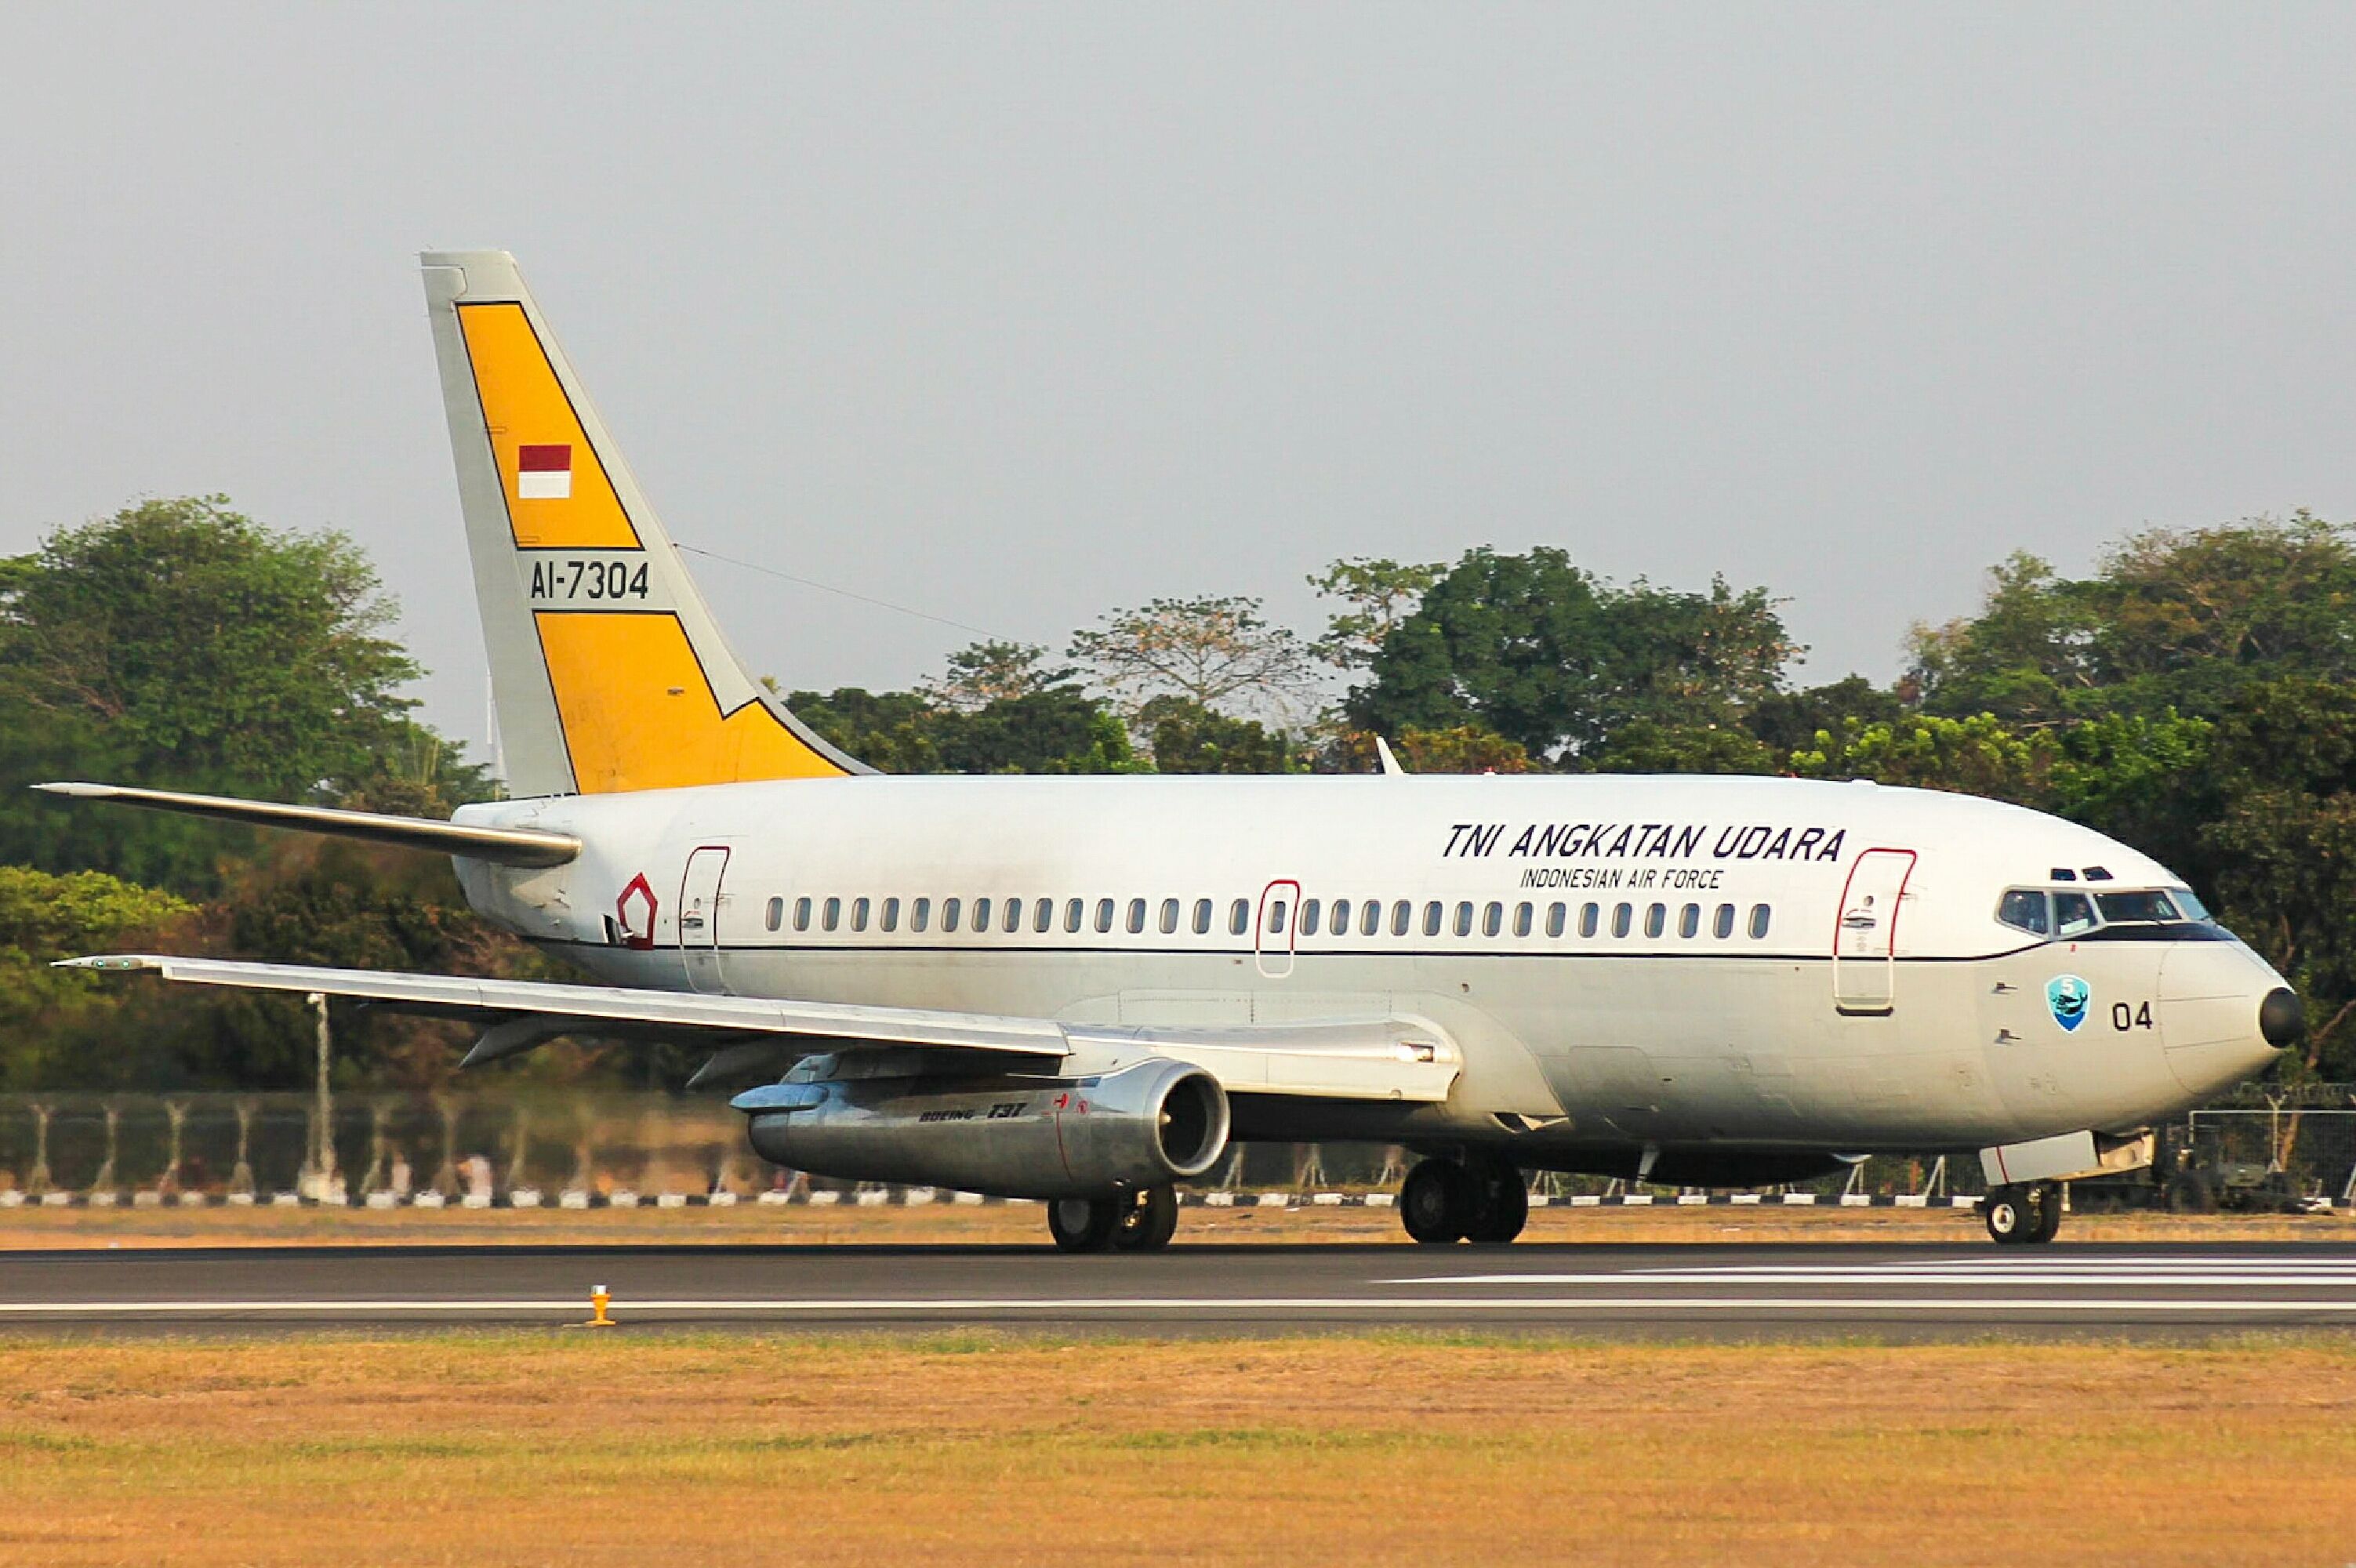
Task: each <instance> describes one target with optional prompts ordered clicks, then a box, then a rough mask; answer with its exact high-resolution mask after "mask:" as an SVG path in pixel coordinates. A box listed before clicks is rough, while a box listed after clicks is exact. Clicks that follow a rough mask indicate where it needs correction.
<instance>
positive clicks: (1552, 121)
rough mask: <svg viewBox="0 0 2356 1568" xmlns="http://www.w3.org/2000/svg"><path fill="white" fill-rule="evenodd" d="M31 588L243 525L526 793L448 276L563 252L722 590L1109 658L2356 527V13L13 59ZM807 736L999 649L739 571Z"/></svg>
mask: <svg viewBox="0 0 2356 1568" xmlns="http://www.w3.org/2000/svg"><path fill="white" fill-rule="evenodd" d="M0 61H5V82H6V89H5V92H0V137H5V145H6V147H7V148H8V152H7V154H6V156H5V159H4V160H0V293H5V298H6V300H7V302H8V310H7V314H6V317H5V325H0V552H8V553H14V552H17V551H22V550H26V549H28V548H30V547H31V546H32V545H33V543H34V542H35V541H36V540H37V538H38V537H39V535H40V534H41V533H42V532H45V531H47V530H48V529H49V528H52V527H54V526H56V525H58V524H59V523H64V522H70V521H79V520H80V519H83V518H87V517H91V516H93V515H98V514H102V513H105V512H109V511H112V510H114V509H115V508H116V507H118V506H120V505H122V504H123V503H124V502H125V501H126V500H128V499H132V498H134V497H136V496H140V495H151V494H152V495H171V494H181V493H187V492H192V491H214V490H219V491H226V492H228V493H229V494H230V496H231V497H232V498H234V499H235V500H236V501H237V502H239V503H240V504H241V506H242V507H243V508H244V509H245V510H249V511H251V512H252V514H253V515H255V516H256V517H258V518H260V519H262V521H266V522H268V523H270V524H272V525H273V526H278V527H286V528H310V527H316V526H320V525H334V526H336V527H339V528H344V529H347V530H348V531H349V532H352V533H353V534H354V535H355V536H356V537H358V538H359V540H360V541H361V542H363V543H364V544H366V545H367V547H368V548H369V550H370V551H371V552H372V553H374V555H375V557H376V559H377V560H378V562H379V563H380V566H381V567H382V570H383V573H384V576H385V579H386V582H387V584H388V585H389V586H390V587H391V589H392V590H393V591H394V592H395V593H396V594H398V596H400V598H401V601H402V606H403V608H404V618H403V628H404V634H405V636H406V637H407V638H408V639H409V640H410V641H411V643H412V646H413V647H414V648H415V649H416V650H417V651H418V653H419V655H420V657H422V658H423V660H425V662H426V663H427V664H429V665H430V666H431V667H432V669H433V671H434V674H433V676H432V678H431V679H430V680H429V681H428V682H426V683H425V684H424V686H423V688H422V689H421V695H423V697H424V699H425V701H426V710H425V712H426V716H427V717H428V718H429V719H430V720H431V721H432V722H434V723H436V724H438V725H442V726H444V728H446V729H448V730H450V731H451V732H452V733H455V734H457V735H461V736H479V735H480V734H481V732H482V728H483V714H482V709H483V697H482V691H483V673H482V668H483V665H482V651H481V646H480V640H479V635H478V633H477V628H476V622H475V616H474V607H473V604H472V602H471V596H470V594H469V591H468V588H467V578H466V571H465V569H464V566H463V564H462V563H463V557H462V550H463V546H462V542H461V539H460V533H459V525H458V520H457V499H456V491H455V484H454V482H453V479H452V477H451V466H450V457H449V453H448V450H447V446H446V442H445V439H444V427H443V424H442V412H441V407H440V401H439V395H438V392H437V389H436V384H435V381H434V368H433V356H432V349H431V347H430V345H429V342H428V340H427V336H426V331H425V325H424V320H423V301H422V295H421V293H420V289H419V285H418V281H417V277H416V272H415V252H417V251H419V250H420V249H422V248H425V247H429V246H478V245H479V246H503V247H506V248H508V249H510V250H512V251H514V252H517V254H518V256H519V258H520V260H521V262H522V263H523V266H524V269H525V272H526V274H527V275H528V276H529V277H530V279H531V280H532V283H533V285H534V287H535V289H536V290H537V292H538V293H539V295H540V298H541V304H542V306H544V307H545V308H546V310H547V311H548V312H549V314H550V317H551V318H552V322H553V324H554V326H555V328H556V330H557V332H558V334H559V336H560V337H562V339H563V341H564V343H565V345H566V347H567V349H569V350H570V351H571V353H572V355H573V360H574V363H575V365H576V366H577V367H578V369H579V370H580V371H581V372H582V374H583V376H584V379H585V380H586V381H587V383H588V386H589V389H590V392H591V394H592V396H593V397H594V399H595V400H596V401H597V403H598V404H599V406H600V407H601V409H602V410H603V412H604V413H605V417H606V420H607V423H608V424H610V425H611V426H612V427H613V429H614V430H615V432H616V435H617V436H618V438H619V439H620V441H621V443H622V445H623V446H624V448H625V449H626V452H627V453H628V455H629V456H630V458H631V460H632V462H633V463H634V465H635V466H636V467H637V471H638V474H639V477H640V478H641V479H642V480H643V481H644V483H645V484H646V486H647V488H648V491H649V492H650V493H651V495H652V496H653V498H654V499H655V502H656V504H657V506H658V507H659V509H660V510H661V511H662V513H663V514H664V517H665V519H666V521H668V522H669V525H670V527H671V529H672V532H674V533H675V534H676V535H677V537H678V538H679V539H680V541H681V542H683V543H687V544H690V545H697V546H701V547H703V548H706V549H710V550H715V551H719V552H721V553H725V554H728V555H733V556H738V557H742V558H744V559H747V560H758V561H763V562H767V563H771V564H775V565H776V567H778V568H779V569H781V570H785V571H789V572H792V573H794V574H796V575H802V576H808V577H812V578H816V579H819V580H820V581H823V582H826V583H830V584H832V585H838V586H840V587H841V588H844V589H849V590H852V591H855V592H858V593H862V594H867V595H872V596H880V597H883V598H886V599H891V600H894V601H896V602H899V603H903V604H905V605H909V606H913V607H917V608H919V609H922V610H925V611H927V612H930V613H931V614H934V615H937V616H940V617H944V618H948V619H951V620H956V621H962V622H967V623H970V624H972V625H974V626H977V627H981V628H988V629H990V630H991V631H992V632H995V633H998V634H1001V635H1004V636H1009V637H1015V638H1022V639H1032V640H1037V641H1043V642H1048V643H1053V644H1056V645H1060V644H1061V643H1062V641H1063V640H1064V639H1066V637H1067V636H1068V635H1069V633H1070V631H1071V630H1072V628H1075V627H1077V626H1081V625H1084V624H1087V622H1089V621H1090V620H1091V619H1092V618H1094V617H1095V616H1097V615H1098V613H1100V612H1101V611H1103V610H1105V609H1108V608H1109V607H1115V606H1121V605H1130V604H1134V603H1137V602H1140V601H1141V600H1143V599H1145V598H1147V597H1150V596H1154V595H1157V594H1193V593H1248V594H1258V595H1263V596H1266V597H1267V599H1268V601H1269V607H1270V609H1271V611H1272V612H1274V613H1275V614H1276V615H1278V616H1279V617H1280V618H1286V619H1290V620H1291V621H1292V622H1293V623H1294V624H1297V625H1299V626H1301V628H1302V629H1303V630H1304V631H1308V630H1313V629H1315V628H1316V626H1317V625H1318V624H1320V617H1319V612H1318V610H1317V609H1316V607H1314V604H1313V601H1312V596H1311V595H1310V594H1309V592H1308V590H1307V589H1306V588H1305V587H1303V585H1302V583H1301V578H1302V576H1303V575H1304V574H1306V573H1308V572H1310V571H1312V570H1314V569H1315V568H1317V567H1318V566H1320V565H1321V564H1323V563H1324V562H1326V561H1328V560H1330V559H1332V558H1333V557H1334V556H1337V555H1341V554H1345V553H1383V554H1392V555H1398V556H1401V557H1406V558H1426V559H1436V558H1441V557H1452V556H1453V555H1455V554H1456V553H1459V552H1460V551H1462V550H1463V549H1464V548H1465V547H1467V546H1469V545H1472V544H1478V543H1492V544H1494V545H1496V546H1498V547H1499V548H1501V549H1505V550H1518V549H1522V548H1526V546H1528V545H1530V544H1532V543H1536V542H1547V543H1554V544H1560V545H1563V546H1565V547H1567V548H1568V549H1569V551H1570V552H1571V553H1572V554H1573V556H1574V557H1575V558H1576V559H1578V560H1579V561H1580V562H1581V563H1582V564H1586V565H1588V566H1589V567H1590V568H1592V569H1594V570H1596V571H1599V572H1601V573H1604V574H1606V575H1611V576H1613V577H1617V578H1622V579H1625V578H1629V577H1633V576H1636V575H1646V576H1649V577H1651V578H1653V579H1654V580H1655V582H1659V583H1662V584H1665V585H1676V586H1696V587H1698V586H1701V585H1706V584H1707V582H1708V578H1709V575H1710V574H1711V573H1712V572H1714V571H1715V572H1721V573H1723V574H1725V575H1726V576H1727V577H1728V578H1730V580H1731V581H1732V582H1734V583H1735V584H1736V585H1749V584H1752V583H1764V584H1766V585H1769V586H1771V587H1772V589H1773V590H1774V591H1775V592H1776V593H1778V594H1780V595H1783V596H1787V597H1788V598H1789V600H1790V602H1789V604H1788V605H1787V606H1786V607H1785V614H1786V616H1787V618H1788V620H1789V622H1790V624H1791V626H1792V628H1793V629H1794V633H1795V634H1796V635H1797V636H1798V637H1799V638H1800V639H1801V640H1803V641H1804V642H1807V643H1809V644H1812V645H1813V647H1814V649H1815V652H1814V654H1813V656H1812V658H1811V660H1810V663H1809V665H1808V668H1807V671H1806V672H1805V673H1806V674H1807V676H1808V677H1809V678H1811V679H1831V678H1835V677H1837V676H1839V675H1841V674H1843V673H1845V672H1847V671H1848V670H1850V669H1851V668H1856V669H1859V670H1862V671H1865V672H1867V673H1868V674H1870V675H1873V676H1875V677H1877V678H1882V679H1886V678H1888V677H1889V676H1890V675H1891V674H1893V673H1894V672H1895V671H1896V670H1897V668H1898V664H1899V645H1900V639H1901V636H1902V634H1903V631H1904V628H1905V627H1906V624H1907V622H1908V621H1910V620H1912V619H1913V618H1918V617H1919V618H1933V619H1939V618H1946V617H1948V616H1952V615H1955V614H1958V613H1961V612H1963V611H1965V610H1967V609H1969V608H1970V607H1972V606H1973V605H1974V604H1975V603H1976V599H1977V596H1978V593H1979V590H1980V584H1981V575H1982V573H1983V571H1984V570H1985V568H1986V567H1987V565H1988V564H1990V563H1991V562H1993V561H1995V560H1997V558H1999V557H2000V556H2002V555H2003V554H2004V553H2007V552H2008V551H2010V550H2013V549H2015V548H2021V547H2025V548H2028V549H2030V550H2034V551H2037V552H2039V553H2043V554H2046V555H2048V556H2050V557H2051V558H2053V559H2054V560H2056V561H2057V562H2058V563H2059V564H2061V565H2063V566H2064V567H2065V568H2069V569H2083V567H2085V566H2086V565H2088V564H2090V563H2091V562H2092V561H2093V560H2094V557H2095V555H2096V554H2097V553H2098V552H2099V551H2100V549H2101V547H2102V546H2103V544H2104V542H2107V541H2109V540H2111V539H2113V538H2115V537H2116V536H2117V535H2118V534H2119V533H2121V532H2124V531H2126V530H2129V529H2133V528H2136V527H2140V526H2144V525H2147V524H2154V523H2167V524H2183V523H2202V522H2211V521H2222V520H2226V519H2231V518H2235V517H2240V516H2244V515H2247V514H2251V513H2257V512H2276V513H2280V512H2285V511H2288V510H2291V509H2294V508H2297V507H2300V506H2306V507H2309V508H2312V509H2314V510H2318V511H2319V512H2322V513H2324V514H2325V515H2327V516H2330V517H2334V518H2340V519H2346V518H2351V517H2356V463H2351V456H2356V298H2351V287H2350V281H2351V280H2350V273H2351V263H2356V199H2351V192H2356V92H2351V91H2350V77H2349V72H2350V65H2351V61H2356V7H2351V6H2346V5H2336V6H2298V5H2220V6H2214V7H2184V6H2177V7H2167V6H2158V5H2127V6H2119V7H2116V8H2104V7H2097V6H2090V5H2068V6H2052V5H2041V6H2034V7H1999V6H1990V5H1958V6H1953V7H1945V8H1938V7H1928V6H1922V5H1871V6H1858V7H1821V6H1820V7H1803V6H1794V5H1773V6H1766V5H1757V6H1751V5H1743V6H1736V5H1719V6H1698V5H1687V6H1676V7H1671V6H1657V5H1645V6H1634V5H1631V6H1626V7H1617V8H1601V7H1587V6H1570V5H1558V6H1548V7H1543V8H1521V7H1512V6H1470V5H1445V6H1376V5H1314V6H1305V5H1304V6H1293V7H1286V6H1269V5H1241V6H1235V7H1220V6H1215V5H1185V6H1172V7H1164V8H1160V9H1150V8H1146V7H1140V6H1126V5H1124V6H1105V5H1075V6H1069V7H1065V6H1046V7H1041V6H980V5H976V6H965V7H929V6H926V7H895V6H885V5H865V4H862V5H836V6H825V7H819V6H815V5H803V6H789V5H762V6H757V7H755V6H743V7H728V8H722V7H716V6H704V7H669V6H666V7H651V6H640V7H626V8H625V7H609V6H600V5H584V4H577V3H575V4H565V5H548V6H519V5H481V4H468V5H425V4H416V3H405V4H402V5H382V6H369V7H363V6H357V5H308V4H305V5H259V6H258V5H223V4H211V5H202V6H187V5H174V6H170V7H163V6H157V7H152V8H151V7H125V6H108V5H91V4H78V5H70V6H69V5H38V4H30V3H26V0H18V3H16V4H13V5H8V6H7V7H6V8H5V11H0ZM701 576H702V578H703V581H704V585H705V589H706V592H707V593H708V595H709V596H710V597H711V598H712V601H713V603H714V606H715V607H716V608H717V610H718V611H719V613H720V615H721V618H722V620H723V623H724V624H725V625H726V626H727V628H729V630H730V632H731V634H732V636H733V637H734V639H735V641H736V642H737V644H738V646H739V647H740V649H742V650H743V651H744V653H745V655H746V656H747V658H748V660H750V661H751V662H752V663H753V665H754V666H755V669H756V670H759V671H772V672H775V673H776V674H778V675H779V676H781V677H782V678H783V679H784V680H785V681H786V682H788V683H789V684H792V685H817V686H832V685H836V684H841V683H857V684H866V685H872V686H891V685H900V684H905V683H906V682H909V681H911V680H913V679H915V678H916V677H918V676H920V675H922V674H924V673H926V672H927V671H932V670H935V669H937V668H938V667H939V664H940V661H941V660H942V657H943V656H944V655H945V654H946V653H947V652H948V650H951V649H953V648H956V647H958V646H959V645H961V644H962V643H963V642H965V641H967V640H969V634H967V633H965V632H962V631H959V630H957V629H955V628H950V627H946V626H942V625H938V624H936V623H933V622H928V621H926V620H921V619H916V618H909V617H906V616H902V615H895V614H891V613H888V612H885V611H882V610H878V609H874V608H872V607H866V606H863V605H861V604H858V603H855V602H852V601H851V600H848V599H844V598H841V597H837V596H832V595H829V594H825V593H820V592H815V591H812V590H810V589H808V588H804V587H799V586H796V585H793V584H790V583H787V582H784V581H781V580H778V579H776V578H772V577H764V576H760V575H755V574H752V573H748V572H744V571H739V570H733V569H731V570H720V569H715V568H712V567H710V566H708V565H707V566H706V567H705V568H704V569H703V571H702V572H701Z"/></svg>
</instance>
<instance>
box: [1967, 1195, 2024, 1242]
mask: <svg viewBox="0 0 2356 1568" xmlns="http://www.w3.org/2000/svg"><path fill="white" fill-rule="evenodd" d="M1980 1219H1982V1220H1983V1221H1984V1222H1986V1224H1987V1233H1988V1240H1991V1241H1994V1242H1996V1243H1997V1245H1998V1246H2004V1247H2017V1246H2019V1245H2020V1244H2021V1243H2023V1242H2025V1241H2027V1240H2029V1239H2030V1238H2031V1237H2032V1236H2034V1235H2035V1234H2036V1232H2037V1217H2036V1215H2035V1214H2034V1213H2033V1212H2031V1210H2030V1208H2029V1189H2028V1188H2026V1187H1990V1188H1988V1195H1987V1197H1984V1198H1982V1199H1980Z"/></svg>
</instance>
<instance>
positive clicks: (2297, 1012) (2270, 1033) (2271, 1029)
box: [2258, 985, 2307, 1050]
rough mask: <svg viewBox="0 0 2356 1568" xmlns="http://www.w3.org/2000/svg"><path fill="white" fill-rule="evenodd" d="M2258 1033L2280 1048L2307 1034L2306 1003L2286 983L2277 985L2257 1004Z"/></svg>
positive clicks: (2296, 1041) (2269, 1043) (2268, 1042)
mask: <svg viewBox="0 0 2356 1568" xmlns="http://www.w3.org/2000/svg"><path fill="white" fill-rule="evenodd" d="M2258 1033H2259V1034H2261V1035H2264V1036H2265V1039H2266V1044H2268V1045H2270V1046H2272V1047H2275V1048H2276V1050H2280V1049H2282V1048H2284V1047H2288V1046H2295V1045H2297V1044H2298V1042H2299V1041H2300V1040H2302V1039H2304V1038H2306V1036H2307V1004H2306V1003H2304V1002H2301V1001H2300V1000H2299V999H2298V993H2297V992H2296V991H2293V990H2292V989H2291V988H2290V987H2289V986H2287V985H2277V986H2276V987H2275V988H2274V989H2273V990H2272V991H2269V992H2267V993H2266V999H2265V1001H2264V1002H2261V1003H2259V1004H2258Z"/></svg>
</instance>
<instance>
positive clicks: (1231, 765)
mask: <svg viewBox="0 0 2356 1568" xmlns="http://www.w3.org/2000/svg"><path fill="white" fill-rule="evenodd" d="M1137 723H1138V727H1139V728H1140V729H1141V730H1143V731H1144V732H1145V734H1146V735H1147V736H1148V737H1149V738H1150V740H1151V745H1152V748H1153V768H1154V771H1156V772H1158V773H1296V772H1299V771H1300V770H1301V763H1300V760H1299V758H1298V757H1296V756H1295V754H1294V749H1293V745H1292V741H1291V738H1290V736H1287V735H1286V734H1285V733H1284V732H1283V731H1282V730H1271V729H1269V728H1268V727H1267V726H1265V725H1261V724H1259V723H1258V721H1257V720H1253V719H1238V718H1230V717H1229V716H1228V715H1226V714H1219V713H1214V712H1212V711H1211V710H1210V709H1209V708H1206V707H1205V706H1203V704H1202V703H1191V702H1188V701H1187V700H1186V699H1185V698H1183V697H1169V696H1163V697H1156V698H1154V699H1153V700H1152V701H1151V702H1149V703H1146V704H1145V706H1144V708H1143V709H1141V711H1140V712H1139V714H1138V716H1137Z"/></svg>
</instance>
